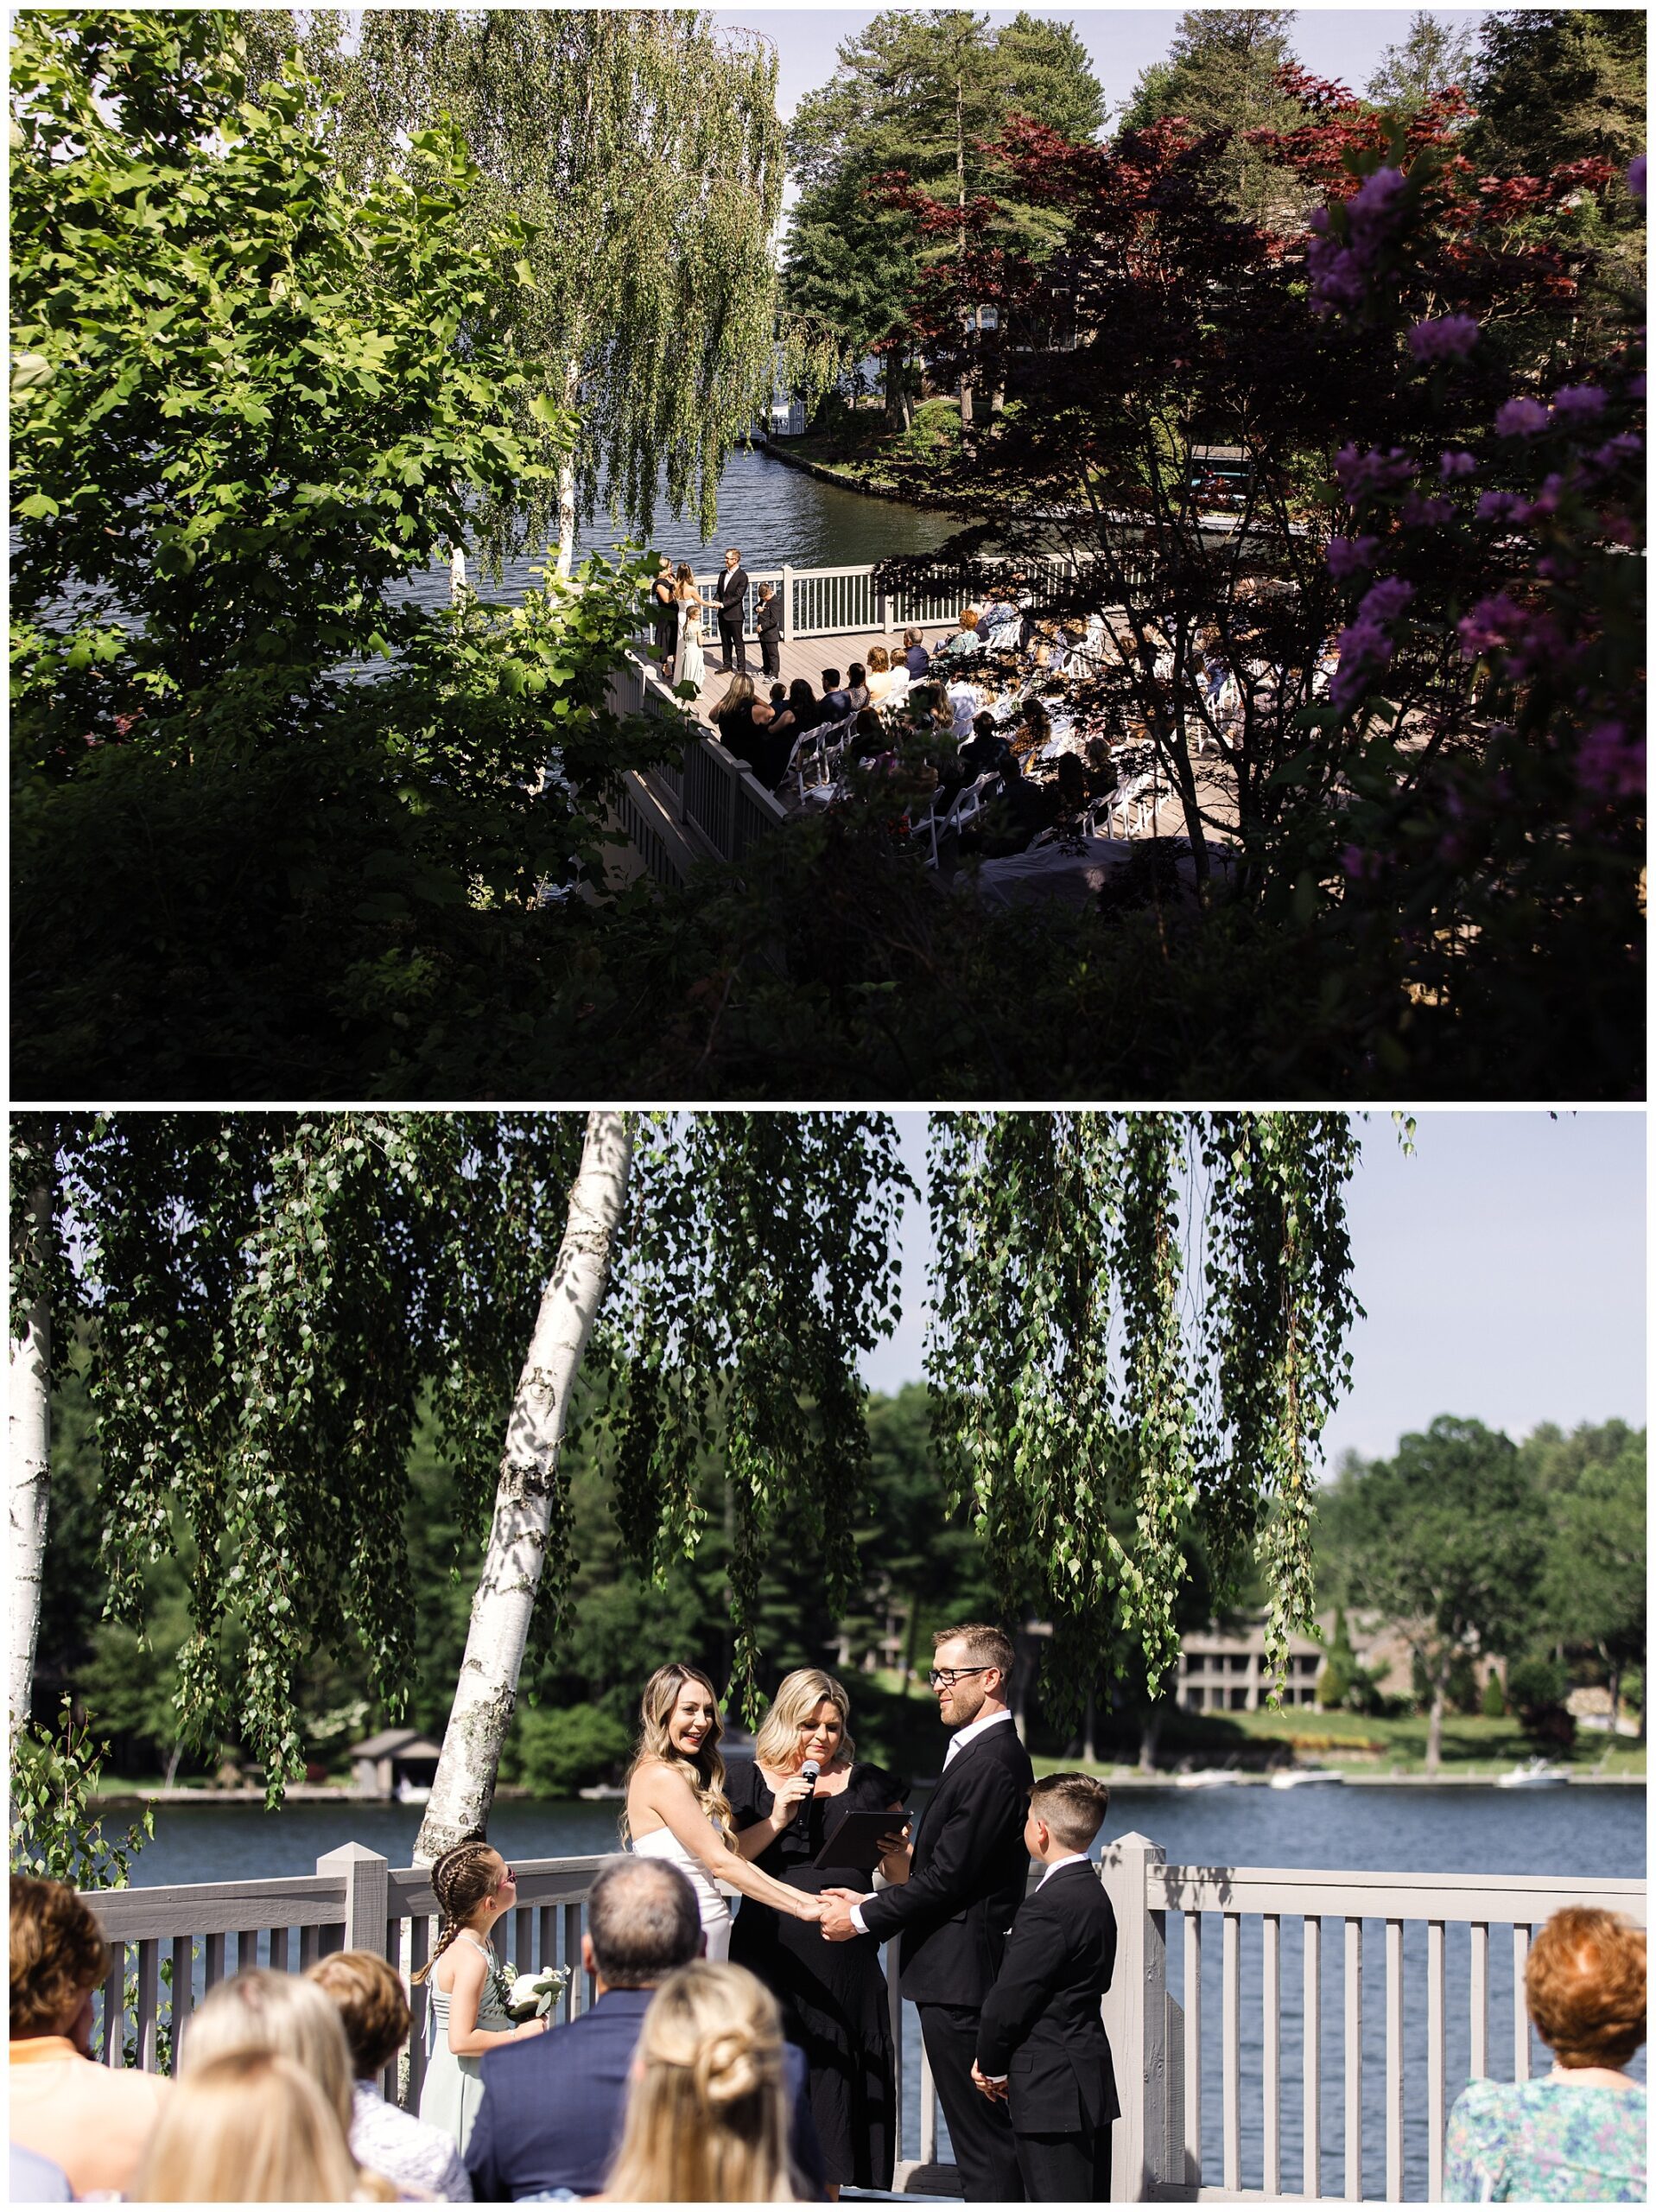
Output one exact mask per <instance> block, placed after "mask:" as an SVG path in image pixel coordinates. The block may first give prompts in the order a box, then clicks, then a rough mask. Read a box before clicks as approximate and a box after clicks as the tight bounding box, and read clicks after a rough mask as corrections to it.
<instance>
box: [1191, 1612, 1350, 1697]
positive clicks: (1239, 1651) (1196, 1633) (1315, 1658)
mask: <svg viewBox="0 0 1656 2212" xmlns="http://www.w3.org/2000/svg"><path fill="white" fill-rule="evenodd" d="M1330 1625H1331V1623H1330ZM1327 1656H1328V1655H1327V1652H1326V1650H1325V1649H1324V1648H1323V1645H1322V1644H1320V1643H1316V1642H1314V1641H1313V1639H1312V1638H1311V1637H1309V1636H1291V1637H1289V1639H1288V1676H1287V1680H1286V1681H1285V1682H1284V1684H1283V1689H1282V1702H1283V1704H1284V1705H1285V1706H1294V1705H1315V1704H1316V1703H1317V1675H1319V1674H1320V1673H1321V1672H1322V1670H1323V1662H1324V1661H1325V1659H1326V1658H1327ZM1177 1694H1178V1701H1179V1703H1180V1705H1181V1706H1183V1708H1184V1710H1185V1711H1186V1712H1187V1713H1257V1712H1259V1708H1260V1707H1262V1706H1263V1705H1265V1704H1266V1702H1267V1700H1268V1699H1269V1697H1270V1694H1271V1669H1270V1667H1269V1665H1268V1664H1267V1662H1266V1656H1265V1623H1264V1621H1263V1619H1260V1620H1258V1621H1253V1622H1251V1623H1250V1624H1248V1625H1247V1627H1246V1628H1243V1629H1237V1630H1227V1629H1221V1628H1219V1627H1218V1626H1217V1625H1216V1624H1215V1623H1213V1622H1211V1621H1210V1622H1209V1624H1208V1625H1207V1627H1206V1628H1203V1629H1192V1630H1190V1632H1189V1633H1188V1634H1187V1635H1186V1636H1184V1637H1182V1638H1181V1639H1180V1643H1179V1675H1178V1693H1177Z"/></svg>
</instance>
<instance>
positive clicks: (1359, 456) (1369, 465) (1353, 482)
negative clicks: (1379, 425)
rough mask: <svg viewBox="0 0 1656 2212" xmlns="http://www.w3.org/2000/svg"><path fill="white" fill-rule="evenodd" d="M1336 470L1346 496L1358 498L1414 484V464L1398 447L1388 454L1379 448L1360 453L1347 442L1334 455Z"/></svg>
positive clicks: (1394, 447)
mask: <svg viewBox="0 0 1656 2212" xmlns="http://www.w3.org/2000/svg"><path fill="white" fill-rule="evenodd" d="M1334 473H1335V474H1336V476H1337V477H1338V478H1339V480H1340V488H1341V490H1342V492H1343V493H1345V495H1346V497H1347V499H1358V498H1360V497H1361V494H1362V493H1365V492H1389V491H1392V490H1393V489H1395V488H1398V487H1400V486H1403V485H1405V484H1412V483H1413V481H1414V463H1413V462H1412V461H1411V460H1410V459H1409V457H1408V455H1407V454H1405V452H1404V451H1403V450H1402V448H1401V447H1399V446H1393V448H1391V450H1390V451H1389V452H1387V453H1381V452H1380V450H1379V449H1378V448H1374V450H1371V451H1370V452H1368V453H1359V452H1358V450H1357V448H1356V447H1355V445H1348V446H1342V447H1341V448H1340V450H1339V452H1338V453H1337V454H1336V455H1335V456H1334Z"/></svg>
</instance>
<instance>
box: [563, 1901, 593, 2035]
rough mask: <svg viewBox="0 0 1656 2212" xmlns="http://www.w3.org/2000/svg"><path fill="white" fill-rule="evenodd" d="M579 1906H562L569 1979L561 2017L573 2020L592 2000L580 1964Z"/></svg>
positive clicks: (564, 1950)
mask: <svg viewBox="0 0 1656 2212" xmlns="http://www.w3.org/2000/svg"><path fill="white" fill-rule="evenodd" d="M563 1963H564V1964H565V1966H567V1967H568V1969H569V1980H568V1984H567V1986H566V1987H565V1989H564V1993H563V2017H564V2018H565V2019H566V2020H573V2019H574V2017H575V2015H576V2013H578V2012H586V2011H587V2009H588V2007H589V2006H590V2005H591V2004H592V2001H593V1991H592V1985H591V1983H590V1981H589V1980H588V1979H587V1975H586V1974H583V1973H582V1971H581V1907H580V1906H579V1905H578V1904H567V1905H565V1907H564V1908H563Z"/></svg>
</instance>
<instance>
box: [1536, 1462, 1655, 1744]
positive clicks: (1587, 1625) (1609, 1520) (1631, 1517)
mask: <svg viewBox="0 0 1656 2212" xmlns="http://www.w3.org/2000/svg"><path fill="white" fill-rule="evenodd" d="M1615 1428H1618V1429H1620V1428H1621V1424H1620V1423H1617V1424H1615ZM1578 1433H1579V1432H1578ZM1645 1492H1646V1464H1645V1440H1644V1436H1643V1434H1642V1433H1640V1434H1638V1435H1634V1434H1632V1433H1629V1432H1627V1431H1626V1430H1625V1429H1622V1430H1621V1442H1620V1445H1619V1448H1617V1449H1615V1450H1614V1451H1611V1452H1605V1453H1604V1454H1603V1456H1602V1458H1601V1457H1598V1456H1594V1457H1593V1458H1591V1459H1588V1460H1587V1462H1586V1464H1585V1465H1583V1467H1582V1468H1581V1470H1580V1472H1579V1473H1578V1474H1577V1477H1576V1478H1575V1480H1574V1481H1573V1482H1571V1483H1570V1484H1569V1486H1568V1487H1567V1488H1560V1489H1558V1490H1555V1491H1553V1492H1552V1493H1551V1495H1550V1496H1549V1497H1548V1499H1547V1506H1548V1511H1549V1518H1550V1522H1551V1528H1550V1532H1549V1538H1548V1543H1547V1556H1546V1565H1545V1570H1544V1573H1543V1577H1542V1603H1543V1605H1544V1608H1545V1615H1546V1618H1547V1622H1548V1624H1549V1626H1550V1627H1551V1630H1552V1632H1553V1633H1554V1634H1555V1635H1556V1636H1558V1637H1560V1638H1562V1639H1563V1640H1564V1642H1565V1643H1567V1644H1571V1645H1575V1646H1577V1647H1580V1646H1583V1645H1584V1646H1586V1647H1587V1648H1588V1649H1589V1650H1590V1651H1591V1652H1592V1654H1593V1655H1594V1656H1596V1658H1597V1659H1598V1660H1599V1662H1601V1663H1602V1666H1603V1668H1604V1669H1605V1672H1606V1674H1607V1675H1608V1679H1609V1686H1610V1691H1611V1698H1612V1703H1613V1705H1614V1704H1615V1703H1616V1702H1618V1701H1619V1700H1618V1692H1619V1688H1620V1683H1621V1676H1622V1675H1623V1674H1624V1673H1625V1672H1626V1671H1627V1669H1630V1668H1631V1669H1640V1670H1642V1669H1643V1667H1644V1663H1645V1652H1646V1635H1647V1630H1646V1578H1647V1573H1648V1557H1647V1551H1646V1500H1645Z"/></svg>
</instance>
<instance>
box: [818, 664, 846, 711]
mask: <svg viewBox="0 0 1656 2212" xmlns="http://www.w3.org/2000/svg"><path fill="white" fill-rule="evenodd" d="M850 712H851V694H850V693H849V692H848V691H847V690H844V689H843V688H842V687H841V683H840V671H839V670H838V669H837V668H825V669H824V670H823V671H822V720H823V721H825V722H842V721H844V720H845V718H846V716H847V715H848V714H849V713H850Z"/></svg>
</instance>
